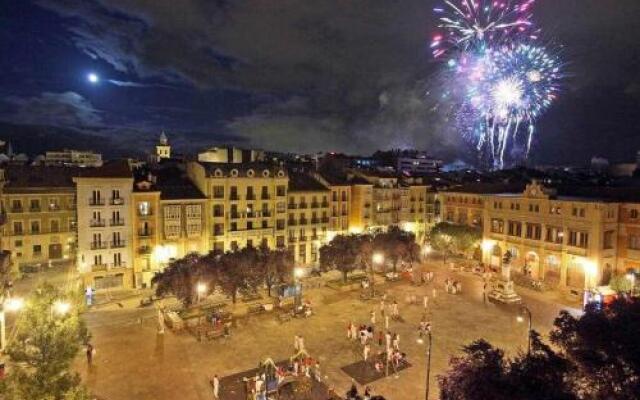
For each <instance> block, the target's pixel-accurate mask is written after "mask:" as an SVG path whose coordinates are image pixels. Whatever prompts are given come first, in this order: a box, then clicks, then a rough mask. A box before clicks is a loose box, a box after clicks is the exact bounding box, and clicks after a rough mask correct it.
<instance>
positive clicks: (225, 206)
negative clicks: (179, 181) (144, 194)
mask: <svg viewBox="0 0 640 400" xmlns="http://www.w3.org/2000/svg"><path fill="white" fill-rule="evenodd" d="M187 174H188V176H189V179H190V180H191V181H192V182H193V183H194V184H195V185H196V187H197V188H198V189H199V190H200V191H201V192H202V193H203V194H204V195H205V196H206V198H207V209H206V212H205V214H206V216H205V218H206V220H207V228H206V229H207V230H208V233H209V237H210V240H209V245H210V247H209V248H210V249H213V250H214V251H217V252H225V251H232V250H237V249H239V248H242V247H245V246H256V247H257V246H260V245H262V244H266V245H268V246H269V247H270V248H284V247H285V246H286V242H285V237H286V218H287V186H288V180H289V178H288V175H287V171H286V170H285V169H284V168H283V167H280V166H273V165H269V164H265V163H241V164H235V163H234V164H229V163H208V162H197V161H193V162H189V163H188V164H187Z"/></svg>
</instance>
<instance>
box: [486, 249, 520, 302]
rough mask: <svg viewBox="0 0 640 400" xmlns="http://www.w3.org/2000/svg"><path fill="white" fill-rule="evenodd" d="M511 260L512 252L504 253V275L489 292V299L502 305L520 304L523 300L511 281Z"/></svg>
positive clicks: (502, 274)
mask: <svg viewBox="0 0 640 400" xmlns="http://www.w3.org/2000/svg"><path fill="white" fill-rule="evenodd" d="M511 258H513V256H512V254H511V252H510V251H507V252H506V253H504V256H503V257H502V271H501V272H502V273H501V274H500V277H499V278H498V279H496V280H495V281H494V282H493V287H492V289H491V291H490V292H489V298H490V299H493V300H495V301H499V302H501V303H519V302H520V301H521V300H522V299H521V298H520V296H518V294H517V293H516V292H515V290H514V289H513V281H512V280H511Z"/></svg>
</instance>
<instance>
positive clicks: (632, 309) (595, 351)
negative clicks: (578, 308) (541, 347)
mask: <svg viewBox="0 0 640 400" xmlns="http://www.w3.org/2000/svg"><path fill="white" fill-rule="evenodd" d="M639 336H640V301H639V300H637V299H633V300H628V301H627V300H618V301H615V302H614V303H613V304H612V305H611V306H610V308H608V309H604V310H597V309H596V308H595V307H589V308H587V310H586V312H585V313H584V314H583V315H582V317H580V318H575V317H573V316H572V315H571V314H569V313H568V312H566V311H562V312H561V313H560V316H559V317H558V318H556V321H555V322H554V330H553V331H552V332H551V335H550V337H551V341H552V342H553V343H554V344H555V345H557V346H558V347H559V348H560V349H561V351H562V352H563V353H564V355H565V356H566V357H567V358H569V359H570V360H571V361H572V362H573V363H574V364H575V365H576V366H577V369H576V373H575V374H574V376H573V379H572V381H573V382H574V386H575V387H576V391H578V393H579V394H580V395H581V397H586V398H594V399H614V398H615V399H622V400H624V399H638V398H640V378H639V377H640V346H638V337H639Z"/></svg>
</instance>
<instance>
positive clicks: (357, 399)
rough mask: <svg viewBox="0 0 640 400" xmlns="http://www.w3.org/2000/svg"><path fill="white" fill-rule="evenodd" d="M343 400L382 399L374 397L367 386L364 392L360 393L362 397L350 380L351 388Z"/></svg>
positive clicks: (353, 382)
mask: <svg viewBox="0 0 640 400" xmlns="http://www.w3.org/2000/svg"><path fill="white" fill-rule="evenodd" d="M345 398H346V400H376V399H382V398H383V397H381V396H374V395H373V390H372V389H371V388H370V387H369V386H365V387H364V392H363V393H362V395H360V393H359V392H358V387H357V386H356V383H355V381H353V380H352V381H351V388H350V389H349V390H348V391H347V394H346V396H345Z"/></svg>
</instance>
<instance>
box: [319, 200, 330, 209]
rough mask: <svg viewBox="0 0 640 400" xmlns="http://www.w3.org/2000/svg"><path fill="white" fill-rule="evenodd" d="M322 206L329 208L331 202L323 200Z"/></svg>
mask: <svg viewBox="0 0 640 400" xmlns="http://www.w3.org/2000/svg"><path fill="white" fill-rule="evenodd" d="M320 206H322V208H327V207H329V202H327V201H323V202H322V203H320Z"/></svg>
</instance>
